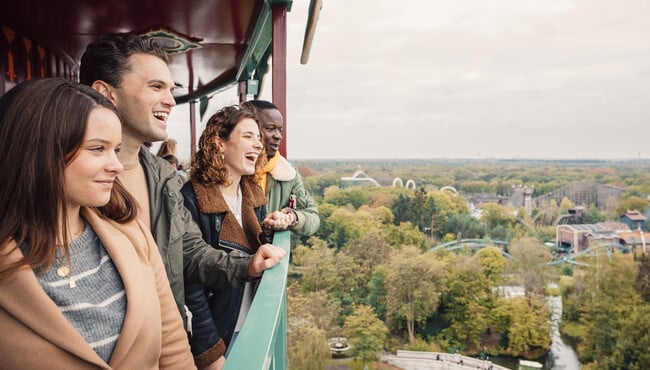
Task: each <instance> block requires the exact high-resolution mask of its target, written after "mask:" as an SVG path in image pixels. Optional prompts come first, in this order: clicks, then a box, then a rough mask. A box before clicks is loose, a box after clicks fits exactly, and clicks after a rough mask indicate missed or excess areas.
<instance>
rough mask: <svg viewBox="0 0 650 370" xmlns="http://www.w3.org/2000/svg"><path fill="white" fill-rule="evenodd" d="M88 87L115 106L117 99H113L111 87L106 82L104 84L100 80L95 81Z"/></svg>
mask: <svg viewBox="0 0 650 370" xmlns="http://www.w3.org/2000/svg"><path fill="white" fill-rule="evenodd" d="M90 86H91V87H92V88H93V89H94V90H95V91H97V92H99V93H100V94H102V95H104V96H105V97H107V98H108V100H110V101H111V102H112V103H113V104H114V105H117V99H116V98H115V94H114V93H113V87H112V86H111V85H109V84H108V83H107V82H104V81H102V80H97V81H95V82H93V84H92V85H90Z"/></svg>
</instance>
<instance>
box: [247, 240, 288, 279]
mask: <svg viewBox="0 0 650 370" xmlns="http://www.w3.org/2000/svg"><path fill="white" fill-rule="evenodd" d="M286 254H287V253H286V252H285V251H284V249H282V248H280V247H276V246H275V245H273V244H262V245H261V246H260V247H259V249H258V250H257V252H256V253H255V254H254V255H253V258H252V259H251V261H250V263H249V264H248V275H249V276H252V277H259V276H262V273H263V272H264V270H266V269H269V268H271V267H273V266H275V265H277V264H278V263H279V262H280V260H281V259H282V258H283V257H284V256H285V255H286Z"/></svg>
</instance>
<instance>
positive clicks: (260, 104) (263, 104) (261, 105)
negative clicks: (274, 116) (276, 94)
mask: <svg viewBox="0 0 650 370" xmlns="http://www.w3.org/2000/svg"><path fill="white" fill-rule="evenodd" d="M242 107H246V108H251V107H252V108H254V110H265V109H276V110H280V108H278V107H277V106H276V105H275V104H273V103H271V102H270V101H268V100H249V101H247V102H243V103H242Z"/></svg>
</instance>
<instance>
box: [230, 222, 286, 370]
mask: <svg viewBox="0 0 650 370" xmlns="http://www.w3.org/2000/svg"><path fill="white" fill-rule="evenodd" d="M289 242H290V233H289V231H281V232H276V233H275V236H274V237H273V244H274V245H277V246H278V247H281V248H283V249H284V250H285V252H287V255H286V256H285V257H284V258H283V259H282V261H281V262H280V263H279V264H278V265H277V266H275V267H273V268H271V269H269V270H267V271H265V272H264V276H262V280H261V281H260V284H259V286H258V287H257V292H256V293H255V299H253V304H252V305H251V308H250V310H249V311H248V315H247V316H246V321H244V325H243V326H242V328H241V331H240V332H239V335H238V336H237V339H236V340H235V342H234V343H233V344H232V346H233V347H232V349H231V350H230V354H229V355H228V359H227V360H226V366H225V367H224V370H242V369H245V370H266V369H274V370H275V369H277V370H283V369H286V368H287V330H286V323H287V297H286V285H287V271H288V268H289V245H290V243H289Z"/></svg>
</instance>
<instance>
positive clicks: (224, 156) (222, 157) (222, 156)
mask: <svg viewBox="0 0 650 370" xmlns="http://www.w3.org/2000/svg"><path fill="white" fill-rule="evenodd" d="M221 160H222V161H225V160H226V155H225V154H223V152H222V153H221Z"/></svg>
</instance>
